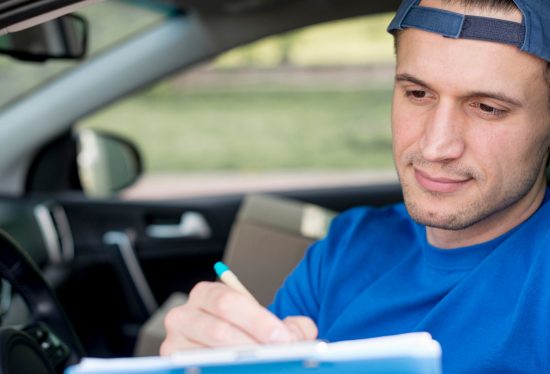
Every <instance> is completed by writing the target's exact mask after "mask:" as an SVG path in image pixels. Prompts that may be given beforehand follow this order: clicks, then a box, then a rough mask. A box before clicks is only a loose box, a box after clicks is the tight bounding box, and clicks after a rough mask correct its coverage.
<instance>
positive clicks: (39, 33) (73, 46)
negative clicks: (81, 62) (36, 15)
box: [0, 14, 88, 62]
mask: <svg viewBox="0 0 550 374" xmlns="http://www.w3.org/2000/svg"><path fill="white" fill-rule="evenodd" d="M87 39H88V23H87V22H86V20H85V19H84V18H82V17H80V16H77V15H74V14H68V15H65V16H62V17H59V18H55V19H52V20H50V21H47V22H44V23H41V24H39V25H36V26H33V27H31V28H28V29H24V30H21V31H17V32H13V33H9V34H5V35H2V36H0V54H5V55H9V56H11V57H14V58H17V59H19V60H24V61H34V62H43V61H46V60H49V59H80V58H82V57H84V55H85V54H86V46H87Z"/></svg>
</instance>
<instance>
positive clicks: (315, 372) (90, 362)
mask: <svg viewBox="0 0 550 374" xmlns="http://www.w3.org/2000/svg"><path fill="white" fill-rule="evenodd" d="M125 373H138V374H168V373H170V374H172V373H173V374H176V373H178V374H214V373H221V374H224V373H228V374H234V373H235V374H236V373H239V374H240V373H245V374H249V373H250V374H252V373H266V374H275V373H277V374H279V373H290V374H307V373H311V374H324V373H380V374H385V373H392V374H395V373H401V374H441V346H440V345H439V343H437V342H436V341H435V340H433V339H432V338H431V336H430V335H429V334H428V333H425V332H419V333H409V334H401V335H393V336H385V337H380V338H371V339H359V340H348V341H341V342H335V343H327V342H323V341H315V342H302V343H295V344H290V345H268V346H247V347H236V348H219V349H218V348H215V349H198V350H190V351H184V352H181V353H177V354H175V355H173V356H170V357H138V358H118V359H93V358H85V359H84V360H82V362H81V363H80V364H78V365H75V366H72V367H69V368H68V369H67V370H66V371H65V374H125Z"/></svg>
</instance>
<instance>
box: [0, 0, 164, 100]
mask: <svg viewBox="0 0 550 374" xmlns="http://www.w3.org/2000/svg"><path fill="white" fill-rule="evenodd" d="M130 3H131V2H124V1H104V2H102V3H99V4H96V5H94V6H92V7H86V8H83V9H81V10H80V11H79V12H78V14H80V15H82V16H84V17H85V18H86V20H87V21H88V24H89V35H88V53H87V58H89V57H91V56H93V55H95V54H97V53H99V52H100V51H102V50H104V49H106V48H107V47H109V46H111V45H113V44H116V43H117V42H119V41H121V40H124V39H126V38H128V37H129V36H130V35H133V34H135V33H137V32H139V31H142V30H144V29H146V28H147V27H150V26H151V25H153V24H155V23H156V22H158V21H159V20H161V19H162V18H163V17H164V15H165V14H166V12H167V11H169V9H167V8H152V7H146V6H144V5H145V4H146V3H142V2H140V3H139V4H137V5H142V6H136V4H130ZM136 3H137V2H136ZM121 22H123V23H124V27H123V28H122V27H120V24H121ZM79 63H80V61H74V60H72V61H71V60H49V61H47V62H45V63H36V62H23V61H19V60H16V59H14V58H12V57H9V56H5V55H0V80H1V81H2V90H0V107H2V106H4V105H6V104H8V103H9V102H11V101H12V100H14V99H16V98H17V97H20V96H23V95H25V94H26V93H28V92H31V91H32V90H33V89H34V88H36V87H37V86H39V85H41V84H43V83H44V82H46V81H48V80H49V79H51V78H53V77H54V76H56V75H58V74H60V73H62V72H64V71H66V70H68V69H70V68H72V67H74V66H76V65H77V64H79Z"/></svg>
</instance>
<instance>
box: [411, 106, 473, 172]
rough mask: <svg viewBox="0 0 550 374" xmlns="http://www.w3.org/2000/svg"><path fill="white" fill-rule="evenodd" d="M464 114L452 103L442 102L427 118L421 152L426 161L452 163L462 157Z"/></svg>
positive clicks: (421, 141)
mask: <svg viewBox="0 0 550 374" xmlns="http://www.w3.org/2000/svg"><path fill="white" fill-rule="evenodd" d="M462 116H463V113H461V111H460V109H459V108H455V107H454V105H453V104H452V103H444V102H440V103H438V104H437V106H436V107H434V108H433V109H432V110H431V111H430V113H429V115H428V117H427V118H426V122H425V127H424V133H423V135H422V138H421V140H420V150H421V152H422V155H423V157H424V159H425V160H427V161H432V162H444V161H451V160H455V159H457V158H459V157H460V156H462V154H463V152H464V148H465V145H464V139H463V137H462V131H463V127H462V123H463V118H462Z"/></svg>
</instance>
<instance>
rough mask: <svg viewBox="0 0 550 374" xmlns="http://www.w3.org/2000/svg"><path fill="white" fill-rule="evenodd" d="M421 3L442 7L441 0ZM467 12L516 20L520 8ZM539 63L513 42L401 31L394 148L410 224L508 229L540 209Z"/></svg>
mask: <svg viewBox="0 0 550 374" xmlns="http://www.w3.org/2000/svg"><path fill="white" fill-rule="evenodd" d="M434 3H435V4H434ZM422 5H425V6H438V7H442V6H441V5H440V4H439V2H438V1H437V0H430V1H424V2H423V3H422ZM447 9H449V10H451V11H460V12H463V13H464V12H465V11H464V9H460V8H458V9H457V8H456V7H454V8H453V7H447ZM469 13H470V14H477V15H484V16H492V17H498V18H503V19H510V20H514V21H520V20H521V16H520V15H519V13H517V14H498V12H497V13H495V12H492V13H490V14H487V13H476V12H475V11H471V10H470V11H469ZM518 17H519V19H518ZM544 68H545V62H544V61H542V60H540V59H537V58H535V57H532V56H530V55H527V54H525V53H522V52H520V51H519V50H518V49H517V48H515V47H513V46H508V45H504V44H499V43H492V42H485V41H472V40H462V39H460V40H455V39H449V38H444V37H442V36H440V35H438V34H434V33H429V32H425V31H421V30H416V29H407V30H405V31H403V32H401V34H400V36H399V46H398V51H397V72H396V83H395V92H394V97H393V109H392V133H393V153H394V160H395V164H396V167H397V171H398V174H399V178H400V181H401V184H402V187H403V192H404V197H405V203H406V205H407V209H408V210H409V213H410V214H411V216H412V217H413V218H414V219H415V220H417V221H418V222H420V223H423V224H425V225H427V226H429V227H432V228H438V229H443V230H466V229H472V228H475V227H477V228H478V230H477V231H475V230H474V232H476V233H477V232H480V231H481V232H482V231H485V232H487V231H489V232H491V230H492V231H494V232H498V229H496V231H495V227H504V228H505V227H506V226H507V225H508V226H510V227H508V228H507V229H510V228H511V227H513V226H514V225H516V224H518V223H519V222H521V221H522V220H523V219H525V218H526V216H525V215H528V214H531V213H532V211H533V210H534V209H536V205H537V204H539V203H540V200H541V199H542V196H543V195H544V187H545V182H544V176H543V171H544V166H545V162H546V155H547V153H548V147H549V145H550V142H549V138H550V115H549V112H550V111H549V108H548V88H547V87H546V83H545V80H544V79H543V72H544ZM533 206H535V208H534V209H533V208H532V207H533ZM530 209H531V211H530V212H529V210H530ZM522 215H523V217H522ZM514 221H517V222H516V223H514ZM480 227H481V228H483V229H480ZM480 237H481V238H482V237H483V235H481V236H480ZM429 239H430V238H429ZM472 239H473V240H474V242H475V239H474V237H472ZM484 239H485V240H487V239H490V237H488V238H484ZM468 244H473V243H468Z"/></svg>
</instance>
